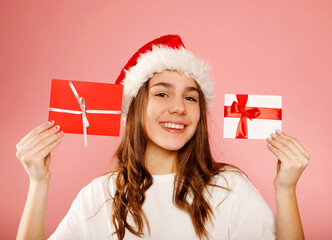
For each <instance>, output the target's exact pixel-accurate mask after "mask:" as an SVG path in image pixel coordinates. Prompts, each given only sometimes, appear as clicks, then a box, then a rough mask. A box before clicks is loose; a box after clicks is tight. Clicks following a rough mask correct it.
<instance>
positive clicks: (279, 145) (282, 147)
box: [267, 138, 296, 159]
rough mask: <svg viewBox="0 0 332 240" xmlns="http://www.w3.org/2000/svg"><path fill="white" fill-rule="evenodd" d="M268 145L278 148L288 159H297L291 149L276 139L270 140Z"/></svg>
mask: <svg viewBox="0 0 332 240" xmlns="http://www.w3.org/2000/svg"><path fill="white" fill-rule="evenodd" d="M267 141H268V143H269V144H271V145H272V146H273V147H275V148H277V149H278V150H280V151H282V152H283V153H284V154H285V155H286V156H287V157H288V158H290V159H295V158H296V156H295V154H294V153H293V152H292V151H291V150H290V149H289V147H288V146H287V145H285V144H283V143H281V142H278V141H276V140H274V139H271V138H268V139H267Z"/></svg>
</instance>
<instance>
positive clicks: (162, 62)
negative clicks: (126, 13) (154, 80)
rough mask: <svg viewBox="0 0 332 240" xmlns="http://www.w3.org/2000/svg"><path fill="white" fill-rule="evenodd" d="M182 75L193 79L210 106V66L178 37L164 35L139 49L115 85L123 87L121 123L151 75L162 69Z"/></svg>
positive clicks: (211, 89)
mask: <svg viewBox="0 0 332 240" xmlns="http://www.w3.org/2000/svg"><path fill="white" fill-rule="evenodd" d="M167 69H168V70H177V71H178V72H180V73H182V72H184V73H185V74H186V76H187V77H191V78H193V79H194V80H195V81H196V83H197V84H198V85H199V87H200V88H201V90H202V91H203V93H204V97H205V100H206V102H207V104H208V105H209V104H210V102H211V99H212V96H213V86H214V84H213V82H212V77H211V76H210V74H209V72H210V70H211V66H210V65H209V64H208V63H207V62H204V61H203V60H200V59H199V58H198V57H197V56H195V55H194V54H193V53H192V52H190V51H188V50H187V49H186V48H185V46H184V44H183V42H182V40H181V38H180V36H178V35H165V36H161V37H159V38H157V39H154V40H152V41H151V42H148V43H147V44H145V45H144V46H143V47H141V48H140V49H139V50H138V51H137V52H136V53H135V54H134V55H133V56H132V57H131V58H130V59H129V61H128V63H127V64H126V65H125V66H124V68H123V69H122V70H121V73H120V75H119V77H118V78H117V80H116V82H115V83H116V84H122V85H123V86H124V87H123V101H122V122H123V123H125V121H126V117H127V114H128V110H129V106H130V104H131V102H132V100H133V99H134V98H135V97H136V95H137V93H138V91H139V89H140V87H141V86H143V84H144V83H145V82H146V81H148V80H149V79H150V78H151V77H152V76H153V74H154V73H161V72H163V71H164V70H167Z"/></svg>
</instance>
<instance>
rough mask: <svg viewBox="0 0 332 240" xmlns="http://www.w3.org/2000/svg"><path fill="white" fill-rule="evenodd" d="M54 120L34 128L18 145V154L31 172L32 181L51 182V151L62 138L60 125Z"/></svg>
mask: <svg viewBox="0 0 332 240" xmlns="http://www.w3.org/2000/svg"><path fill="white" fill-rule="evenodd" d="M53 125H54V121H50V122H48V123H43V124H42V125H40V126H38V127H36V128H35V129H33V130H32V131H31V132H30V133H29V134H27V135H26V136H25V137H24V138H22V140H21V141H20V142H19V143H18V144H17V145H16V150H17V151H16V156H17V157H18V159H19V160H20V161H21V163H22V164H23V166H24V168H25V170H26V171H27V173H28V174H29V177H30V181H34V182H37V183H49V181H50V178H51V173H50V171H49V166H50V163H51V151H52V150H53V149H54V148H56V147H57V146H58V145H59V144H60V142H61V139H62V136H63V131H60V132H59V130H60V126H59V125H57V126H54V127H52V126H53Z"/></svg>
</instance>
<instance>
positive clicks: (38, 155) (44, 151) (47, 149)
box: [35, 138, 62, 159]
mask: <svg viewBox="0 0 332 240" xmlns="http://www.w3.org/2000/svg"><path fill="white" fill-rule="evenodd" d="M61 141H62V138H59V139H58V140H57V141H55V142H53V143H51V144H50V145H48V146H47V147H45V148H43V149H42V150H41V151H39V152H38V153H36V154H35V156H36V158H38V159H44V158H45V157H46V156H47V155H48V154H49V153H50V152H51V151H53V149H54V148H56V147H57V146H58V145H59V144H60V143H61Z"/></svg>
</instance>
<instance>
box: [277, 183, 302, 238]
mask: <svg viewBox="0 0 332 240" xmlns="http://www.w3.org/2000/svg"><path fill="white" fill-rule="evenodd" d="M276 204H277V239H304V233H303V228H302V223H301V218H300V213H299V209H298V206H297V200H296V193H295V189H288V190H287V189H278V188H276Z"/></svg>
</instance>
